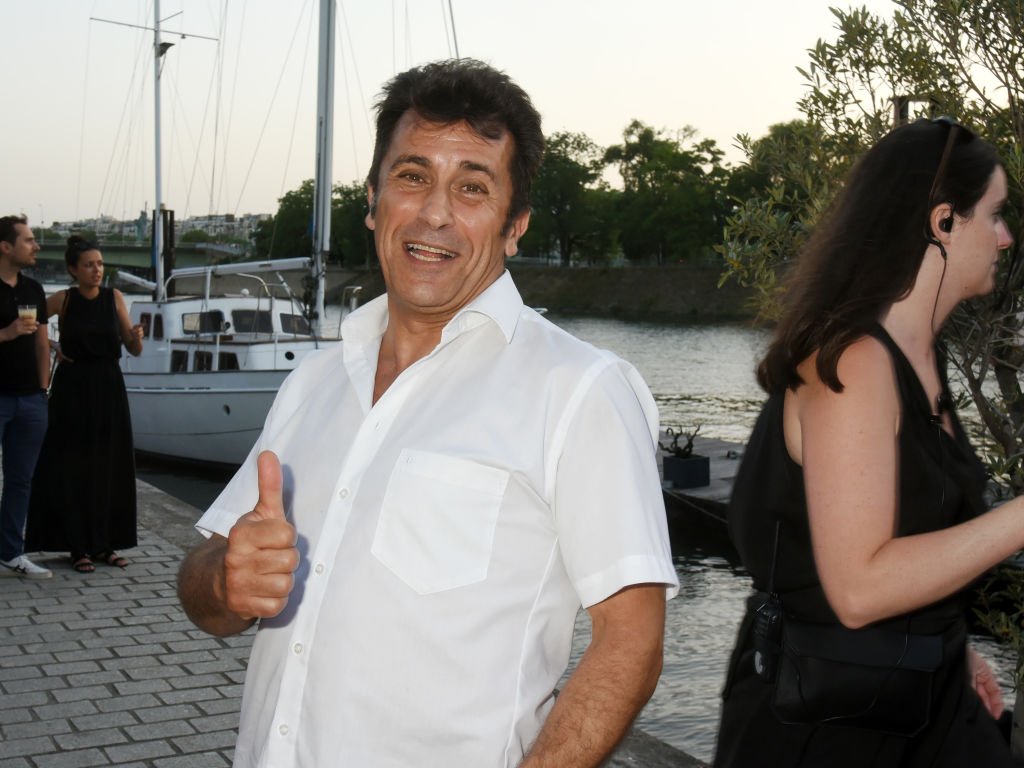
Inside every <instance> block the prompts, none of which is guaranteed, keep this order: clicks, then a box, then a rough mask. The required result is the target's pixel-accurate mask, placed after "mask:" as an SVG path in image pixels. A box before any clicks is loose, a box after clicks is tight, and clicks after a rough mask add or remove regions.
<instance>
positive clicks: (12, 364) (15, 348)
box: [0, 273, 46, 395]
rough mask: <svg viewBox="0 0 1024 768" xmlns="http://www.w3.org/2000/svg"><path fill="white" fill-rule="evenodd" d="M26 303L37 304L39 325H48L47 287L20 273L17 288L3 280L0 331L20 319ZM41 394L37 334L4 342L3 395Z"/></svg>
mask: <svg viewBox="0 0 1024 768" xmlns="http://www.w3.org/2000/svg"><path fill="white" fill-rule="evenodd" d="M22 304H35V305H36V317H37V318H38V320H39V323H40V324H43V323H45V322H46V293H45V292H44V291H43V286H41V285H40V284H39V283H37V282H36V281H35V280H33V279H32V278H30V277H25V275H22V274H20V273H19V274H18V282H16V283H15V284H14V287H13V288H12V287H11V286H9V285H8V284H7V283H5V282H4V281H3V280H0V328H6V327H7V326H8V325H10V324H11V323H12V322H14V321H15V320H16V319H17V318H18V306H19V305H22ZM41 391H42V387H40V386H39V368H38V366H37V365H36V337H35V334H25V335H22V336H18V338H16V339H14V340H13V341H5V342H0V394H2V395H31V394H33V393H34V392H41Z"/></svg>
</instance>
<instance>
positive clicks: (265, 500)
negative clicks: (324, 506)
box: [178, 451, 299, 636]
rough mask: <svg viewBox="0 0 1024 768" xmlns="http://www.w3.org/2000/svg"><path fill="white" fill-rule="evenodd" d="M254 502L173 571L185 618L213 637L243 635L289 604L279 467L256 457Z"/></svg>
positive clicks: (291, 544) (290, 562) (290, 567)
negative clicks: (224, 532)
mask: <svg viewBox="0 0 1024 768" xmlns="http://www.w3.org/2000/svg"><path fill="white" fill-rule="evenodd" d="M258 473H259V491H260V495H259V501H257V502H256V506H255V507H254V508H253V510H252V511H251V512H249V513H247V514H245V515H242V516H241V517H240V518H239V519H238V522H236V523H235V525H234V527H233V528H232V529H231V531H230V532H229V534H228V537H227V538H224V537H223V536H216V535H215V536H212V537H211V538H210V539H209V540H207V541H205V542H203V543H202V544H200V545H199V546H198V547H196V548H195V549H194V550H193V551H192V552H190V553H189V555H188V557H186V558H185V561H184V562H183V563H182V564H181V569H180V570H179V572H178V598H179V599H180V600H181V605H182V607H183V608H184V609H185V613H186V614H187V615H188V617H189V619H191V620H192V622H193V623H194V624H195V625H196V626H197V627H199V628H200V629H202V630H204V631H206V632H209V633H210V634H213V635H219V636H225V635H233V634H237V633H239V632H243V631H245V630H246V629H247V628H249V627H250V626H252V624H253V623H254V622H255V621H256V619H258V618H269V617H272V616H277V614H279V613H280V612H281V611H282V610H284V607H285V606H286V605H287V604H288V596H289V594H290V593H291V591H292V586H293V582H294V577H293V573H294V571H295V568H296V567H297V566H298V564H299V553H298V550H297V549H296V548H295V541H296V532H295V528H294V527H293V526H292V525H291V523H289V522H288V521H287V519H285V515H284V505H283V503H282V497H281V465H280V463H279V462H278V460H277V456H275V455H274V454H273V453H270V452H269V451H264V452H263V453H261V454H260V456H259V464H258Z"/></svg>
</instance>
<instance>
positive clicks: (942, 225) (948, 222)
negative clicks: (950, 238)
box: [939, 216, 953, 232]
mask: <svg viewBox="0 0 1024 768" xmlns="http://www.w3.org/2000/svg"><path fill="white" fill-rule="evenodd" d="M939 229H941V230H942V231H943V232H952V231H953V217H952V216H947V217H946V218H944V219H943V220H942V221H940V222H939Z"/></svg>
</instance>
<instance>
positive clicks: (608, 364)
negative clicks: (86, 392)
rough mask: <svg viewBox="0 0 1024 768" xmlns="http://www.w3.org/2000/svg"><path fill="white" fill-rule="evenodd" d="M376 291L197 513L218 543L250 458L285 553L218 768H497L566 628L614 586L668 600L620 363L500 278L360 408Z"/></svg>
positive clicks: (513, 748)
mask: <svg viewBox="0 0 1024 768" xmlns="http://www.w3.org/2000/svg"><path fill="white" fill-rule="evenodd" d="M386 326H387V305H386V297H380V298H379V299H376V300H374V301H373V302H370V303H369V304H367V305H366V306H364V307H362V308H360V309H359V310H357V311H356V312H354V313H353V314H351V315H349V316H348V317H347V318H346V320H345V322H344V324H343V326H342V332H343V336H344V341H343V342H342V343H341V344H340V345H337V346H335V347H332V348H330V349H328V350H325V351H322V352H318V353H315V354H313V355H310V356H308V357H307V358H306V359H305V360H304V361H303V362H302V364H301V365H300V366H299V368H298V369H297V370H296V371H294V372H293V373H292V374H291V375H290V376H289V377H288V379H287V380H286V381H285V384H284V385H283V386H282V388H281V391H280V393H279V394H278V396H277V399H276V400H275V402H274V405H273V407H272V409H271V411H270V413H269V414H268V416H267V421H266V425H265V428H264V432H263V435H262V436H261V438H260V439H259V441H258V442H257V444H256V446H255V447H254V448H253V451H252V453H251V454H250V456H249V458H248V460H247V461H246V463H245V464H244V465H243V467H242V468H241V469H240V470H239V472H238V474H237V475H236V476H235V478H234V479H233V480H232V481H231V483H229V485H228V486H227V487H226V488H225V490H224V492H223V493H222V494H221V495H220V496H219V497H218V498H217V500H216V501H215V502H214V504H213V506H212V507H211V508H210V509H209V510H208V511H207V512H206V514H205V515H204V516H203V517H202V519H201V520H200V521H199V523H198V524H197V527H198V528H199V529H200V530H201V531H203V532H204V533H219V534H221V535H225V536H226V535H227V534H228V532H229V531H230V529H231V527H232V525H233V524H234V522H235V521H236V519H237V518H238V517H239V516H240V515H242V514H244V513H245V512H248V511H249V510H250V509H252V508H253V506H254V505H255V503H256V498H257V492H256V488H257V484H256V468H255V458H256V456H257V454H258V453H259V452H260V451H262V450H272V451H274V452H275V453H276V454H277V455H278V457H279V458H280V459H281V463H282V467H283V471H284V495H285V510H286V513H287V515H288V517H289V519H290V520H291V521H292V523H293V524H294V525H295V526H296V528H297V530H298V534H299V544H298V546H299V550H300V553H301V555H302V562H301V564H300V566H299V569H298V571H297V573H296V585H295V589H294V591H293V593H292V595H291V597H290V599H289V602H288V606H287V607H286V608H285V610H284V612H283V613H282V614H281V615H279V616H277V617H276V618H274V619H267V620H263V621H261V622H260V628H259V632H258V633H257V637H256V640H255V643H254V647H253V651H252V657H251V659H250V664H249V668H248V672H247V678H246V685H245V693H244V698H243V705H242V722H241V727H240V731H239V739H238V744H237V747H236V751H235V765H236V766H244V767H245V768H249V767H250V766H252V767H253V768H255V767H256V766H260V767H261V768H264V767H266V768H284V767H285V766H288V767H291V766H296V767H301V768H313V767H314V766H318V767H319V768H335V767H341V766H359V768H364V767H365V766H382V767H388V768H391V767H394V768H398V767H399V766H401V767H402V768H405V767H406V766H411V765H415V766H418V767H419V768H429V767H431V766H437V768H442V767H443V768H451V767H452V766H474V768H488V767H490V766H494V767H495V768H498V767H499V766H514V765H517V764H518V763H519V761H520V760H521V759H522V756H523V753H524V752H525V750H526V749H528V748H529V746H530V744H531V743H532V741H533V740H534V738H535V737H536V735H537V733H538V731H539V730H540V727H541V725H542V724H543V720H544V718H545V717H546V715H547V713H548V711H549V710H550V708H551V706H552V704H553V696H552V689H553V687H554V686H555V684H556V683H557V681H558V679H559V677H560V676H561V674H562V672H563V671H564V669H565V666H566V664H567V661H568V658H569V652H570V647H571V641H572V633H573V624H574V620H575V617H576V614H577V611H578V609H579V607H580V605H581V604H582V605H583V606H590V605H593V604H595V603H597V602H600V601H601V600H604V599H605V598H607V597H610V596H611V595H613V594H615V593H616V592H617V591H619V590H620V589H622V588H624V587H626V586H629V585H631V584H639V583H660V584H665V585H666V587H667V596H668V597H671V596H672V595H674V594H675V591H676V589H677V588H678V582H677V579H676V574H675V571H674V569H673V567H672V561H671V554H670V550H669V543H668V535H667V531H666V522H665V512H664V506H663V501H662V496H661V485H660V482H659V478H658V472H657V466H656V463H655V449H656V444H657V436H658V413H657V408H656V406H655V403H654V401H653V398H652V397H651V395H650V392H649V391H648V389H647V387H646V385H645V384H644V383H643V381H642V379H641V377H640V376H639V374H638V373H637V372H636V370H635V369H634V368H633V367H632V366H630V365H629V364H627V363H625V362H623V361H622V360H621V359H619V358H617V357H616V356H614V355H612V354H610V353H608V352H602V351H600V350H597V349H595V348H594V347H592V346H591V345H589V344H586V343H584V342H582V341H579V340H578V339H575V338H574V337H572V336H570V335H569V334H567V333H565V332H564V331H562V330H560V329H559V328H557V327H556V326H554V325H553V324H552V323H550V322H548V321H547V320H545V319H544V318H542V317H540V316H539V315H538V314H537V313H536V312H534V311H533V310H531V309H529V308H527V307H525V306H524V305H523V303H522V300H521V299H520V297H519V294H518V292H517V291H516V289H515V286H514V284H513V282H512V278H511V276H510V275H509V274H508V273H507V272H506V273H505V274H504V275H503V276H502V277H500V278H499V279H498V280H497V281H495V283H493V284H492V285H491V286H489V287H488V288H487V289H486V290H485V291H484V292H483V293H482V294H481V295H480V296H478V297H477V298H476V299H475V300H474V301H473V302H472V303H471V304H470V305H469V306H467V307H466V308H464V309H463V310H462V311H461V312H459V313H458V314H457V315H456V316H455V317H454V318H453V319H452V320H451V321H450V322H449V323H448V325H447V326H446V327H445V329H444V331H443V333H442V337H441V341H440V343H439V344H438V346H437V347H436V348H435V349H434V350H433V351H432V352H431V353H430V354H429V355H428V356H427V357H425V358H423V359H421V360H419V361H418V362H416V363H415V364H414V365H412V366H410V367H409V368H408V369H406V370H405V371H403V372H402V373H401V375H399V376H398V378H397V379H396V380H395V381H394V383H393V384H392V385H391V386H390V387H389V388H388V390H387V391H386V392H385V393H384V394H383V395H382V396H381V398H380V399H379V400H378V402H377V403H376V404H373V403H372V393H373V384H374V375H375V372H376V367H377V354H378V351H379V348H380V340H381V336H382V334H383V332H384V329H385V328H386Z"/></svg>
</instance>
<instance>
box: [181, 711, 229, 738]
mask: <svg viewBox="0 0 1024 768" xmlns="http://www.w3.org/2000/svg"><path fill="white" fill-rule="evenodd" d="M191 722H192V725H193V726H195V729H196V730H197V731H199V732H200V733H209V732H210V731H233V730H236V729H237V728H238V713H237V712H232V713H231V714H227V715H217V716H215V717H200V718H196V719H194V720H192V721H191Z"/></svg>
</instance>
